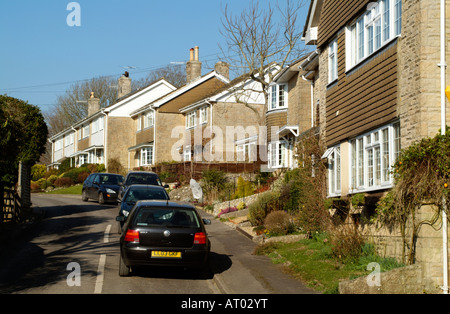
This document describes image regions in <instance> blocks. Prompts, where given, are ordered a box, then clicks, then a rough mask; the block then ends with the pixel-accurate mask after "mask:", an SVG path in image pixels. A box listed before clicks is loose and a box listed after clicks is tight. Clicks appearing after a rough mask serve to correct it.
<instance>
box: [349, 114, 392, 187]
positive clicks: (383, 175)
mask: <svg viewBox="0 0 450 314" xmlns="http://www.w3.org/2000/svg"><path fill="white" fill-rule="evenodd" d="M399 129H400V124H399V123H394V124H391V125H387V126H384V127H382V128H380V129H377V130H374V131H372V132H370V133H366V134H364V135H362V136H359V137H358V138H356V139H353V140H351V141H350V160H351V165H350V171H351V179H350V184H351V186H350V191H352V192H358V191H367V190H376V189H383V188H389V187H391V186H392V183H393V180H392V175H391V168H392V166H393V165H394V163H395V161H396V158H397V157H398V154H399V151H400V146H399V144H400V141H399V139H400V135H399Z"/></svg>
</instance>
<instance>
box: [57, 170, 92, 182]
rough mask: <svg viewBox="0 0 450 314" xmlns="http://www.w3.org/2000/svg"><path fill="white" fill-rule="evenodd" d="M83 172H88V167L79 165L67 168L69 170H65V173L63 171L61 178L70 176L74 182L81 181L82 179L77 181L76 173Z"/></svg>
mask: <svg viewBox="0 0 450 314" xmlns="http://www.w3.org/2000/svg"><path fill="white" fill-rule="evenodd" d="M83 172H86V173H88V174H89V173H90V171H89V169H88V168H87V167H80V168H74V169H71V170H69V171H67V172H66V173H64V174H63V176H62V177H63V178H70V179H72V181H73V182H74V183H83V182H84V180H83V181H81V182H80V181H79V180H78V179H79V178H78V175H79V174H81V173H83ZM82 178H83V177H81V178H80V179H82Z"/></svg>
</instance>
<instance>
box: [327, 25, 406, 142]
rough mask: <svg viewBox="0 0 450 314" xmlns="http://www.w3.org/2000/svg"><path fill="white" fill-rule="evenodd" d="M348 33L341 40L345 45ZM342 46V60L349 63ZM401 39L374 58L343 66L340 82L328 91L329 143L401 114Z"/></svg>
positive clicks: (339, 40) (353, 135)
mask: <svg viewBox="0 0 450 314" xmlns="http://www.w3.org/2000/svg"><path fill="white" fill-rule="evenodd" d="M344 41H345V35H344V32H342V33H341V35H339V38H338V42H339V44H340V45H341V47H345V43H344ZM344 50H345V49H339V52H338V54H340V56H338V62H339V63H345V57H343V56H342V54H343V53H344ZM397 69H398V60H397V42H396V41H395V42H393V43H392V44H390V45H388V46H386V47H385V48H383V49H382V50H381V51H380V52H378V53H377V54H376V55H375V56H374V57H372V58H371V59H369V60H368V61H366V62H365V63H362V64H361V65H359V66H357V67H356V68H354V69H352V70H351V71H350V72H347V73H346V72H344V69H343V68H341V67H339V70H338V72H339V76H338V81H337V83H335V84H334V85H333V86H331V87H329V89H328V90H327V93H326V121H327V124H326V139H327V140H326V142H327V145H328V146H332V145H334V144H337V143H339V142H340V141H342V140H346V139H349V138H352V137H355V136H357V135H360V134H362V133H364V132H367V131H369V130H371V129H374V128H376V127H378V126H381V125H383V124H387V123H389V122H391V121H392V120H394V119H395V118H396V117H397V111H396V109H397V94H398V86H397V84H398V77H397Z"/></svg>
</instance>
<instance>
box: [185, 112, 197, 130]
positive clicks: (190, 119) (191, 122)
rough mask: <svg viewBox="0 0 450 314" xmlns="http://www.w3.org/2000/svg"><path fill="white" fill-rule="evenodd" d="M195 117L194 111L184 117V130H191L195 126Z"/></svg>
mask: <svg viewBox="0 0 450 314" xmlns="http://www.w3.org/2000/svg"><path fill="white" fill-rule="evenodd" d="M195 117H196V114H195V111H192V112H189V113H188V114H187V115H186V128H187V129H190V128H193V127H194V126H195Z"/></svg>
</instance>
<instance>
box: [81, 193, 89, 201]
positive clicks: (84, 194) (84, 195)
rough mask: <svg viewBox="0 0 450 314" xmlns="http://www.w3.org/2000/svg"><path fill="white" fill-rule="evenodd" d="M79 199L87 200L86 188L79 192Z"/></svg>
mask: <svg viewBox="0 0 450 314" xmlns="http://www.w3.org/2000/svg"><path fill="white" fill-rule="evenodd" d="M81 200H82V201H83V202H87V201H88V200H89V198H88V197H87V196H86V190H83V193H81Z"/></svg>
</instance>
